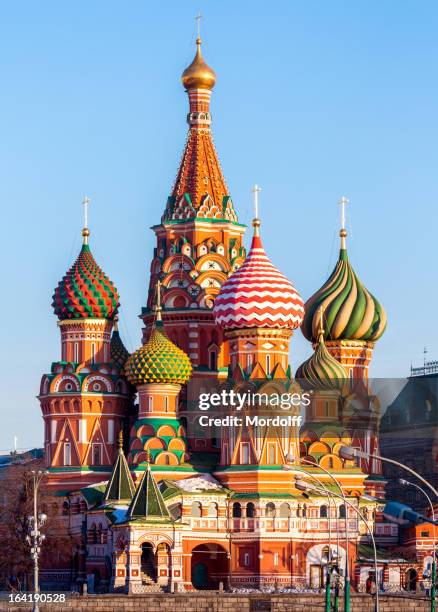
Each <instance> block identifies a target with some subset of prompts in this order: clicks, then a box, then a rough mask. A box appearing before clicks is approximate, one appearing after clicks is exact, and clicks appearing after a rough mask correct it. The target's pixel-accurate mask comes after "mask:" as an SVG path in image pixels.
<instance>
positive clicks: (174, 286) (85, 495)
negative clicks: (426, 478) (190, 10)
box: [39, 38, 400, 593]
mask: <svg viewBox="0 0 438 612" xmlns="http://www.w3.org/2000/svg"><path fill="white" fill-rule="evenodd" d="M215 82H216V75H215V73H214V71H213V70H212V69H211V68H210V67H209V66H208V65H207V63H206V62H205V60H204V58H203V55H202V51H201V40H200V39H199V38H198V39H197V41H196V53H195V57H194V59H193V61H192V63H191V64H190V65H189V66H188V67H187V68H186V70H185V71H184V72H183V74H182V85H183V87H184V88H185V90H186V92H187V95H188V102H189V111H188V114H187V123H188V135H187V140H186V144H185V148H184V152H183V155H182V158H181V162H180V166H179V168H178V171H177V174H176V179H175V183H174V185H173V187H172V190H171V192H170V195H169V196H168V198H167V203H166V204H165V207H164V212H163V215H162V217H161V220H160V222H159V223H157V224H156V225H154V226H153V228H152V229H153V231H154V233H155V236H156V246H155V248H154V251H153V254H152V257H151V264H150V280H149V288H148V293H147V296H146V298H145V305H144V307H143V308H142V311H141V319H142V321H143V330H142V345H141V346H139V348H138V349H137V350H136V351H135V352H134V353H132V354H129V352H128V350H127V349H126V348H125V346H124V344H123V340H122V338H121V335H120V332H119V330H118V326H117V318H118V311H119V308H120V303H119V294H118V291H117V289H116V286H115V284H114V283H113V282H112V280H110V279H109V278H108V277H107V276H106V275H105V273H104V272H103V270H102V268H101V267H100V265H98V263H97V262H96V260H95V259H94V256H93V254H92V246H90V243H91V242H92V239H91V237H90V230H89V228H88V227H87V225H88V224H87V223H86V224H85V227H84V229H83V231H82V237H83V244H82V248H81V250H80V253H79V255H78V257H77V259H76V261H75V262H74V263H73V265H72V266H71V268H70V269H69V270H68V271H67V272H66V274H65V276H64V277H63V278H62V280H61V281H60V282H59V284H58V285H57V287H56V289H55V292H54V296H53V304H52V305H53V309H54V312H55V315H56V316H57V318H58V327H59V330H60V336H61V344H60V356H59V357H58V359H57V360H56V361H54V362H53V363H52V366H51V369H50V372H49V373H47V374H45V375H44V376H43V377H42V380H41V387H40V392H39V401H40V404H41V411H42V415H43V420H44V450H45V462H46V466H47V470H48V477H47V479H46V482H45V485H44V495H45V497H46V499H47V500H49V501H48V502H47V503H52V504H54V506H55V507H56V508H57V509H59V514H60V516H59V517H58V522H57V538H58V541H59V543H60V545H59V547H58V548H59V549H60V554H59V555H58V556H57V557H56V558H54V557H53V556H47V557H44V547H43V550H42V555H43V557H42V560H41V581H42V585H43V588H44V586H45V587H46V588H49V587H51V588H53V587H56V588H57V589H58V590H59V589H61V588H69V589H70V588H79V587H80V586H81V585H82V584H84V583H87V584H88V589H89V590H90V591H95V592H99V591H102V592H105V591H110V592H111V591H113V592H125V593H142V592H148V591H190V590H193V589H213V588H214V589H216V588H219V587H220V585H223V588H225V589H245V588H253V589H265V588H277V589H288V588H291V589H293V588H320V587H321V586H322V584H323V582H324V577H325V572H326V568H327V565H328V564H329V563H331V562H333V560H335V561H336V563H335V565H336V566H337V568H338V574H339V579H340V580H345V579H347V576H349V577H350V579H351V583H352V585H353V586H354V587H355V588H357V589H360V588H363V586H364V584H365V581H366V579H367V577H368V575H369V572H370V570H372V569H373V568H374V566H373V555H372V546H371V544H372V541H371V537H370V531H371V533H373V534H374V536H375V538H376V539H378V542H379V546H381V547H385V546H387V547H391V545H392V546H395V544H396V543H397V537H398V531H397V530H398V527H397V526H396V525H394V524H391V523H386V522H385V519H384V516H383V514H382V504H381V503H379V502H378V501H377V498H382V497H383V494H384V487H385V480H384V477H383V473H382V468H381V465H380V462H378V461H365V460H362V462H361V463H360V465H358V464H356V463H355V462H353V461H348V460H344V459H342V458H341V457H340V455H339V449H340V447H341V446H343V445H346V446H351V445H352V446H356V447H359V448H364V449H365V450H367V451H370V452H378V449H379V439H378V416H379V406H378V403H377V402H376V401H375V399H374V400H373V399H370V396H369V394H368V370H369V366H370V363H371V360H372V356H373V351H374V348H375V344H376V342H377V341H378V340H379V339H380V337H381V336H382V334H383V333H384V331H385V326H386V315H385V311H384V309H383V307H382V306H381V305H380V303H379V302H378V300H377V299H376V298H375V297H374V296H373V295H372V294H371V293H370V292H369V291H368V289H366V287H365V286H364V284H363V283H362V281H361V280H360V279H359V277H358V275H357V273H356V272H355V270H354V269H353V267H352V264H351V262H350V260H349V257H348V253H347V232H346V230H345V226H344V225H345V224H344V223H341V228H340V250H339V259H338V261H337V263H336V266H335V268H334V270H333V272H332V274H331V275H330V277H329V278H328V280H326V281H325V282H324V283H323V284H322V286H321V288H320V289H318V290H317V291H316V292H315V293H314V295H312V296H311V297H310V298H309V299H308V300H307V302H306V303H304V300H303V298H302V297H301V296H300V294H299V292H298V290H297V289H296V288H295V286H294V285H293V284H292V282H291V281H290V280H289V279H287V278H286V277H285V276H284V275H283V274H282V273H281V272H280V270H279V269H278V268H277V267H276V265H274V264H273V263H272V262H271V260H270V259H269V254H268V253H267V252H266V251H265V249H264V246H263V242H262V234H263V228H262V226H261V221H260V219H259V218H258V211H257V207H256V210H255V215H254V217H255V218H254V220H253V223H252V226H253V227H252V230H251V232H252V238H251V243H250V248H249V250H248V251H246V249H245V246H244V242H243V238H244V233H245V230H246V228H245V226H244V225H243V224H242V223H240V222H239V217H238V207H237V206H235V204H234V202H233V200H232V197H231V195H230V193H229V191H228V187H227V184H226V181H225V178H224V175H223V173H222V169H221V166H220V163H219V160H218V155H217V152H216V149H215V146H214V143H213V139H212V131H211V122H212V120H211V114H210V99H211V95H212V91H213V88H214V86H215ZM257 195H258V191H257V188H255V199H256V200H257ZM320 243H321V244H322V245H323V244H324V240H323V237H322V239H321V241H320ZM321 248H323V246H322V247H321ZM280 263H281V262H280ZM299 330H301V333H303V335H304V337H305V338H306V339H307V340H308V341H309V343H310V344H311V346H312V348H313V354H312V356H311V357H310V358H309V359H308V360H307V361H305V362H304V363H303V364H302V365H301V366H300V367H299V368H298V370H297V372H292V371H291V367H290V365H289V349H290V343H291V341H293V334H294V332H295V333H299ZM210 386H213V387H215V386H216V387H217V388H226V389H230V388H233V389H239V390H241V391H257V392H258V393H260V394H266V395H267V396H271V395H272V394H284V393H288V394H292V393H296V394H298V395H299V394H302V393H303V392H304V391H305V390H307V391H310V397H311V400H310V402H309V405H308V406H306V408H305V410H304V411H302V409H301V408H299V407H298V408H297V409H296V411H295V416H297V417H298V416H301V417H302V422H301V424H299V423H300V419H298V418H297V419H296V421H295V424H292V425H290V426H281V427H274V426H269V425H266V426H251V425H247V424H246V423H245V422H243V423H242V424H241V425H239V426H234V427H222V428H219V429H218V430H217V431H215V432H214V435H213V432H212V431H210V430H203V429H202V428H196V427H195V428H193V423H192V421H193V419H194V418H195V417H194V414H195V413H194V411H193V409H191V403H192V402H191V399H190V398H191V397H193V393H194V391H193V389H195V390H196V389H198V390H199V389H204V388H210ZM265 410H266V407H265V406H263V405H261V406H256V407H254V406H252V407H248V408H245V409H244V411H246V412H248V413H251V411H252V413H254V412H256V413H259V414H262V413H263V412H264V411H265ZM300 411H301V412H300ZM195 412H196V411H195ZM300 475H301V476H303V477H305V478H310V480H311V481H313V482H316V485H315V488H314V489H313V491H310V492H309V493H303V491H301V490H300V489H299V488H297V486H296V484H297V480H296V478H297V476H300ZM334 483H337V484H334ZM344 500H345V501H344ZM345 502H346V503H345ZM356 509H357V510H356ZM358 511H359V512H360V516H361V517H362V519H363V520H361V518H360V516H359V514H358ZM397 572H398V575H397ZM376 579H377V580H378V582H379V584H381V585H385V584H387V583H390V582H396V581H397V580H399V581H400V567H399V566H398V565H396V564H394V563H392V562H391V560H390V559H388V558H387V557H386V556H385V554H383V553H382V554H380V555H379V567H378V576H377V577H376Z"/></svg>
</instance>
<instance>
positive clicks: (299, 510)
mask: <svg viewBox="0 0 438 612" xmlns="http://www.w3.org/2000/svg"><path fill="white" fill-rule="evenodd" d="M297 517H298V518H301V517H302V513H301V504H298V507H297Z"/></svg>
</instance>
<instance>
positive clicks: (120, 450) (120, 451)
mask: <svg viewBox="0 0 438 612" xmlns="http://www.w3.org/2000/svg"><path fill="white" fill-rule="evenodd" d="M117 445H118V447H119V453H123V430H122V429H121V430H120V431H119V440H118V442H117Z"/></svg>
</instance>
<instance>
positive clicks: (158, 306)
mask: <svg viewBox="0 0 438 612" xmlns="http://www.w3.org/2000/svg"><path fill="white" fill-rule="evenodd" d="M161 311H162V308H161V281H160V279H158V280H157V297H156V301H155V322H156V323H158V322H161V321H162V318H161Z"/></svg>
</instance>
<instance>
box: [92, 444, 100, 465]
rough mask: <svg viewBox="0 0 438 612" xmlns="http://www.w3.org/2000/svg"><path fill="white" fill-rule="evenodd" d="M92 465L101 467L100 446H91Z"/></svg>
mask: <svg viewBox="0 0 438 612" xmlns="http://www.w3.org/2000/svg"><path fill="white" fill-rule="evenodd" d="M93 465H102V445H101V444H93Z"/></svg>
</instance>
